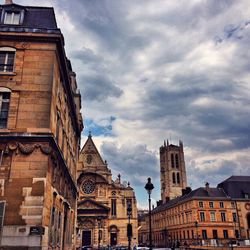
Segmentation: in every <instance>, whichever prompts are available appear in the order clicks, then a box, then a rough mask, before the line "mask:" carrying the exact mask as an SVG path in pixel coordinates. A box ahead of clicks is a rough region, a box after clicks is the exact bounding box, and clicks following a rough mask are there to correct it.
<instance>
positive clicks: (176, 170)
mask: <svg viewBox="0 0 250 250" xmlns="http://www.w3.org/2000/svg"><path fill="white" fill-rule="evenodd" d="M160 168H161V174H160V176H161V199H162V201H163V203H165V202H167V201H168V200H169V199H173V198H175V197H176V196H180V195H181V194H182V189H185V188H186V186H187V177H186V168H185V161H184V152H183V143H182V142H181V141H179V146H176V145H173V144H170V145H169V142H168V141H167V145H166V142H165V141H164V145H163V146H161V147H160Z"/></svg>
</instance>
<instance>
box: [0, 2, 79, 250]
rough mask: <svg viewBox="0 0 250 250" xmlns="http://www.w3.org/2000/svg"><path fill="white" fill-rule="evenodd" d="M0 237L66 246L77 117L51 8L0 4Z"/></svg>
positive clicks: (72, 217) (72, 211)
mask: <svg viewBox="0 0 250 250" xmlns="http://www.w3.org/2000/svg"><path fill="white" fill-rule="evenodd" d="M0 17H1V19H0V37H1V39H0V185H1V186H0V187H1V189H0V239H1V245H2V246H6V247H7V249H12V247H13V248H14V246H18V247H19V248H18V249H20V247H21V246H24V247H30V248H29V249H32V247H34V249H73V248H74V241H75V237H74V236H75V232H74V226H75V221H76V196H77V186H76V168H77V160H76V159H78V150H79V140H80V133H81V130H82V127H83V125H82V118H81V115H80V108H81V102H80V93H79V91H78V90H77V85H76V80H75V74H74V72H73V71H72V68H71V65H70V61H69V60H68V59H67V58H66V55H65V50H64V38H63V35H62V33H61V31H60V29H59V28H58V27H57V24H56V20H55V14H54V10H53V8H47V7H30V6H21V5H17V4H13V3H12V1H6V4H4V5H0Z"/></svg>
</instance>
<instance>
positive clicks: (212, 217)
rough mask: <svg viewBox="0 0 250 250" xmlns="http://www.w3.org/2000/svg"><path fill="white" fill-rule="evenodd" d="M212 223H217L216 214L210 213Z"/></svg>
mask: <svg viewBox="0 0 250 250" xmlns="http://www.w3.org/2000/svg"><path fill="white" fill-rule="evenodd" d="M210 221H215V212H210Z"/></svg>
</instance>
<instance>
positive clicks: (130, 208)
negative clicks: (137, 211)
mask: <svg viewBox="0 0 250 250" xmlns="http://www.w3.org/2000/svg"><path fill="white" fill-rule="evenodd" d="M127 215H128V227H127V236H128V250H130V249H131V237H132V225H131V224H130V217H131V215H132V207H131V203H130V202H129V203H128V207H127Z"/></svg>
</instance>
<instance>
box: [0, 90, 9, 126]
mask: <svg viewBox="0 0 250 250" xmlns="http://www.w3.org/2000/svg"><path fill="white" fill-rule="evenodd" d="M10 93H11V91H10V89H7V88H4V87H0V129H1V128H6V127H7V122H8V113H9V104H10Z"/></svg>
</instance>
